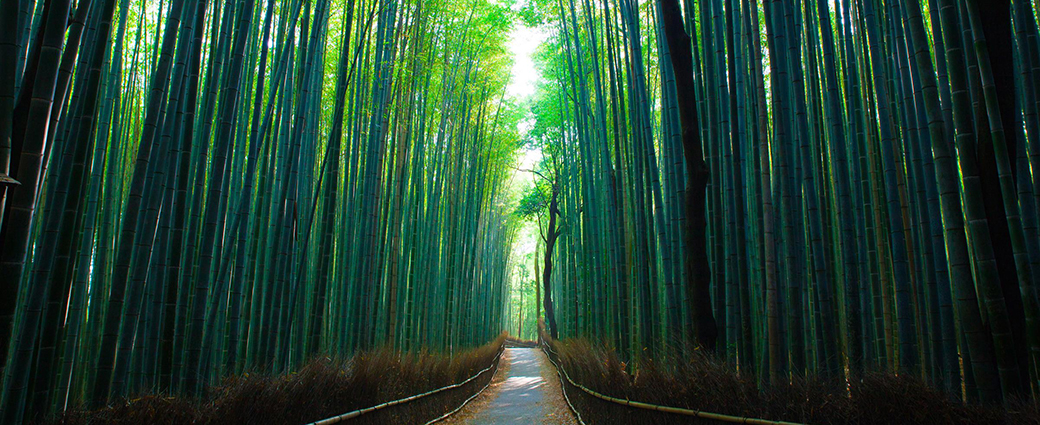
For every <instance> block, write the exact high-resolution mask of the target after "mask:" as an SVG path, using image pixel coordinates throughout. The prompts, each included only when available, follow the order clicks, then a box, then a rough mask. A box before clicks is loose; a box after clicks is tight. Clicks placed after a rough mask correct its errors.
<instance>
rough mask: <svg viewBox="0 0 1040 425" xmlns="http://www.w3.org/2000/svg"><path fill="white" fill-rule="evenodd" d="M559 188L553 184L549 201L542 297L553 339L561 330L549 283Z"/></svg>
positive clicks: (554, 243)
mask: <svg viewBox="0 0 1040 425" xmlns="http://www.w3.org/2000/svg"><path fill="white" fill-rule="evenodd" d="M559 193H560V192H559V190H557V188H556V185H555V184H554V185H553V193H552V199H551V200H550V201H549V228H548V229H546V231H545V267H544V268H542V285H544V286H543V287H542V289H543V290H542V293H543V294H544V295H545V298H542V304H543V306H544V307H545V324H546V327H548V328H549V336H551V337H553V339H557V338H559V336H560V334H559V330H558V329H557V328H556V313H555V310H553V301H552V289H551V286H550V284H549V277H551V276H552V269H553V264H552V253H553V247H554V246H555V245H556V238H557V237H559V236H560V234H559V232H558V231H557V229H556V214H557V213H558V212H559V209H557V204H558V201H557V198H558V197H559Z"/></svg>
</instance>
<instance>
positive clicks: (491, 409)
mask: <svg viewBox="0 0 1040 425" xmlns="http://www.w3.org/2000/svg"><path fill="white" fill-rule="evenodd" d="M560 391H561V390H560V382H559V379H558V378H557V376H556V373H555V372H554V371H553V369H552V365H551V364H549V360H548V359H546V358H545V354H544V353H542V351H541V350H539V349H536V348H507V349H506V352H505V353H503V355H502V360H501V362H500V363H499V370H498V372H497V373H496V374H495V377H494V378H493V379H492V381H491V386H490V387H488V389H487V390H486V391H484V393H483V394H481V395H480V396H479V397H477V398H476V399H475V400H473V402H472V403H470V404H469V405H467V406H466V407H465V408H464V409H463V410H462V411H460V412H459V413H457V414H456V415H453V416H452V417H451V418H449V419H448V420H447V421H446V422H444V423H446V424H467V425H500V424H553V425H556V424H567V425H571V424H577V421H576V420H575V419H574V414H573V413H571V411H570V408H568V407H567V402H566V401H564V399H563V394H562V393H561V392H560Z"/></svg>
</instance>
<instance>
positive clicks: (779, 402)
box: [543, 333, 1040, 425]
mask: <svg viewBox="0 0 1040 425" xmlns="http://www.w3.org/2000/svg"><path fill="white" fill-rule="evenodd" d="M543 338H545V339H546V341H548V343H549V345H550V347H551V348H552V349H553V350H554V351H555V352H556V353H558V355H557V356H556V357H554V360H556V361H557V362H558V363H560V364H561V365H562V366H563V368H564V369H565V370H566V371H567V373H568V374H570V377H571V379H574V381H575V382H577V383H579V384H582V385H584V386H585V387H587V388H589V389H591V390H593V391H596V392H599V393H601V394H605V395H608V396H612V397H617V398H621V399H629V400H633V401H641V402H645V403H651V404H658V405H663V406H672V407H681V408H687V409H693V410H704V411H707V412H712V413H722V414H727V415H733V416H740V417H751V418H759V419H768V420H783V421H791V422H800V423H808V424H937V425H938V424H980V425H985V424H1040V405H1038V404H1037V402H1035V401H1027V400H1016V401H1012V402H1010V403H1008V405H1007V408H1005V409H1001V408H998V407H984V406H978V405H964V404H961V403H957V402H954V401H952V400H951V399H950V398H949V397H948V396H946V395H945V394H942V393H940V392H939V391H936V390H935V389H933V388H931V387H929V386H928V385H927V384H925V383H924V382H921V381H920V380H917V379H912V378H908V377H900V376H894V375H890V374H879V373H874V374H868V375H866V376H864V377H863V378H862V379H861V380H860V381H859V382H853V383H851V384H849V385H846V384H845V382H841V381H836V380H831V381H824V380H820V379H815V378H813V377H804V378H798V379H795V380H793V381H792V382H791V383H789V384H788V383H777V384H771V385H766V386H765V387H764V388H759V386H758V384H757V383H756V382H755V381H754V380H751V379H747V378H745V377H741V376H740V375H738V374H737V373H736V372H735V370H734V369H733V368H732V367H731V366H730V365H728V364H726V363H724V362H721V361H719V360H718V359H716V358H713V357H709V356H706V355H704V354H702V353H699V352H697V353H694V354H693V355H691V356H688V357H686V358H684V359H682V360H681V361H672V362H668V364H669V365H673V364H674V366H669V367H664V366H661V365H658V364H657V363H655V362H653V361H652V360H649V359H643V360H641V364H640V366H639V368H638V369H637V370H636V371H635V372H633V373H629V370H630V369H634V368H629V367H627V366H628V365H625V364H624V363H622V362H621V361H620V359H619V358H618V356H617V354H616V353H615V352H614V351H612V350H610V349H607V348H605V347H603V346H602V345H599V344H593V343H590V342H589V341H587V340H583V339H568V340H565V341H552V340H550V339H549V338H548V336H547V335H545V334H544V333H543ZM550 355H551V354H550ZM564 387H565V390H566V391H567V395H568V396H570V399H571V402H572V403H573V404H574V405H575V406H574V407H575V408H576V409H577V410H578V411H579V413H580V414H581V416H582V418H583V419H584V420H585V422H586V423H590V424H640V425H642V424H696V423H718V422H714V421H704V420H701V419H697V418H694V417H690V416H683V415H676V414H669V413H661V412H655V411H650V410H644V409H638V408H632V407H627V406H623V405H620V404H616V403H611V402H608V401H604V400H601V399H599V398H596V397H593V396H591V395H589V394H586V393H585V392H584V391H582V390H580V389H578V388H576V387H574V386H572V385H570V384H565V386H564Z"/></svg>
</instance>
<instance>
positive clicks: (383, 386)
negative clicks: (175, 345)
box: [51, 333, 506, 425]
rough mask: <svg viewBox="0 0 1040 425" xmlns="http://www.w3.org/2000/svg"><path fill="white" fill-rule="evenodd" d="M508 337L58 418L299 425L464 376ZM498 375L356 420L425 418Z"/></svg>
mask: <svg viewBox="0 0 1040 425" xmlns="http://www.w3.org/2000/svg"><path fill="white" fill-rule="evenodd" d="M505 339H506V337H505V334H504V333H503V334H502V335H501V336H499V337H498V338H497V339H495V341H493V342H491V343H489V344H487V345H484V346H482V347H479V348H476V349H473V350H470V351H468V352H465V353H462V354H459V355H456V356H454V357H448V356H444V355H435V354H431V353H429V352H425V351H423V352H419V353H397V352H393V351H391V350H388V349H382V350H376V351H373V352H367V353H361V354H358V355H356V356H354V357H352V358H350V359H346V360H335V359H331V358H328V357H317V358H315V359H312V360H311V361H310V362H308V363H307V364H306V365H304V366H303V367H302V368H301V369H299V370H297V371H296V372H293V373H289V374H284V375H277V376H270V375H263V374H246V375H242V376H232V377H228V378H226V379H225V380H224V381H223V382H222V383H221V384H220V385H219V386H216V387H213V388H210V389H208V390H207V392H206V394H205V395H204V396H203V397H202V398H201V399H196V400H192V399H185V398H177V397H165V396H160V395H144V396H141V397H136V398H131V399H127V400H123V401H122V402H120V403H118V404H117V405H115V406H112V407H108V408H105V409H101V410H96V411H70V412H66V413H65V414H64V415H63V416H61V417H59V418H56V419H54V420H53V421H52V422H51V423H53V424H61V425H88V424H114V425H138V424H157V425H165V424H169V425H174V424H190V423H193V424H202V425H205V424H213V425H216V424H254V423H264V424H286V425H299V424H303V423H309V422H313V421H316V420H319V419H323V418H327V417H330V416H335V415H339V414H343V413H346V412H349V411H353V410H357V409H362V408H366V407H371V406H374V405H377V404H380V403H385V402H387V401H391V400H397V399H402V398H405V397H408V396H412V395H415V394H418V393H423V392H426V391H430V390H434V389H437V388H441V387H444V386H447V385H451V384H455V383H458V382H461V381H464V380H466V379H467V378H469V377H470V376H473V375H474V374H476V373H477V372H479V371H481V370H483V369H484V368H486V367H487V366H488V365H489V364H490V363H491V361H492V360H493V359H494V358H495V356H496V355H497V354H498V351H499V350H501V349H502V346H503V345H504V344H505ZM492 376H494V369H492V370H490V371H488V373H485V374H484V375H481V377H480V378H478V379H475V380H473V381H472V382H470V383H468V384H466V385H463V386H462V387H459V388H455V389H451V390H447V391H443V392H440V393H437V394H434V395H431V396H428V397H423V398H420V399H418V400H414V401H411V402H408V403H404V404H399V405H396V406H392V407H389V408H386V409H381V410H377V411H374V412H371V413H368V414H365V415H362V416H359V417H357V418H354V419H352V420H351V421H350V423H351V424H383V423H422V422H425V421H428V420H430V419H433V418H436V417H437V416H440V415H442V414H444V413H447V412H448V411H450V410H452V409H454V408H456V407H458V405H459V404H461V403H462V401H463V400H465V399H466V398H468V397H469V396H471V395H472V394H473V393H474V392H476V391H478V390H479V389H480V388H483V387H484V385H485V384H487V383H488V382H489V381H490V380H491V377H492Z"/></svg>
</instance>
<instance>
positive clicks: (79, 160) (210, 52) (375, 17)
mask: <svg viewBox="0 0 1040 425" xmlns="http://www.w3.org/2000/svg"><path fill="white" fill-rule="evenodd" d="M508 13H510V11H509V9H508V7H506V6H503V5H499V4H496V3H493V2H487V1H484V0H474V1H470V2H466V3H465V4H462V3H459V2H452V1H408V0H404V1H401V0H335V1H330V0H238V1H228V2H222V1H211V0H134V1H131V0H119V1H116V0H78V1H76V2H72V1H70V0H40V1H28V0H3V1H2V2H0V16H2V22H3V24H0V37H3V40H2V41H0V49H2V51H0V75H2V78H0V108H2V109H0V135H2V140H3V141H4V145H3V146H2V148H3V149H0V164H2V166H3V167H4V168H3V169H2V170H0V171H3V172H4V173H5V176H4V177H5V178H6V177H7V176H10V177H13V178H14V179H15V180H17V182H18V184H6V183H5V185H4V189H5V192H4V193H5V196H4V197H3V198H0V199H2V201H3V204H4V210H3V218H2V220H3V221H2V227H3V230H2V232H3V233H2V238H3V239H2V240H3V242H2V247H3V248H2V251H0V255H2V258H0V261H2V265H0V268H2V271H0V274H2V275H3V278H2V279H0V280H2V283H0V304H2V311H0V331H2V332H0V341H2V342H0V353H2V354H0V355H2V356H3V357H0V363H2V364H4V365H6V367H5V368H4V390H3V404H2V406H3V407H2V409H3V412H2V415H3V416H2V418H0V422H3V423H17V422H20V421H21V420H22V419H26V420H28V419H31V418H33V417H39V416H37V415H43V414H46V413H48V412H55V411H59V412H60V411H62V410H64V409H66V408H73V407H78V406H87V407H90V406H99V405H103V404H105V403H106V402H107V401H109V400H114V399H115V398H117V397H122V396H127V395H132V394H137V393H140V392H146V391H158V392H164V393H175V394H176V393H183V394H195V393H198V392H199V391H200V389H201V388H203V387H204V386H205V385H208V384H212V383H215V382H216V381H217V380H218V379H220V378H221V377H224V376H227V375H230V374H237V373H244V372H248V371H270V372H280V371H291V370H294V368H295V367H297V366H299V365H300V364H301V363H302V362H303V361H305V360H306V359H307V358H308V357H309V356H312V355H317V354H321V353H327V354H333V355H346V354H349V353H351V352H354V351H355V350H359V349H370V348H375V347H377V346H378V347H393V348H397V349H400V350H418V349H420V348H428V349H432V350H438V351H444V352H447V353H451V352H456V351H458V350H460V349H462V348H466V347H472V346H475V345H480V344H483V343H485V342H487V341H489V340H491V339H493V338H494V337H495V336H496V335H498V333H499V331H500V330H501V329H502V328H503V326H501V325H500V323H501V321H502V317H501V316H502V314H503V309H501V308H499V306H502V305H504V301H503V300H504V299H505V297H507V296H508V292H507V291H508V286H507V281H508V277H509V276H508V274H507V273H506V272H505V270H507V269H508V267H507V263H508V262H509V261H510V260H509V258H510V257H509V255H510V251H509V249H510V246H511V243H512V242H511V241H512V239H513V237H514V234H515V228H516V226H515V222H516V220H514V219H512V218H511V217H510V216H509V214H508V213H502V212H501V211H506V210H504V209H502V208H500V204H501V203H502V202H504V201H503V198H502V196H500V195H499V193H500V192H501V190H500V189H501V186H502V185H503V181H504V178H505V177H507V176H508V173H507V171H510V170H511V169H510V168H509V166H510V164H511V163H512V161H513V152H514V151H515V150H516V146H517V145H518V144H519V138H518V135H517V132H516V122H517V120H518V119H519V118H518V117H519V114H518V112H517V111H518V110H519V109H518V108H517V107H516V106H515V105H513V104H511V103H510V102H508V101H507V100H505V99H504V91H505V87H506V84H507V78H508V75H509V72H508V66H509V63H510V58H509V56H508V54H507V52H506V50H505V47H504V43H505V40H506V39H507V32H508V31H509V28H510V22H509V19H507V18H508V15H507V14H508ZM66 28H67V30H66Z"/></svg>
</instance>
